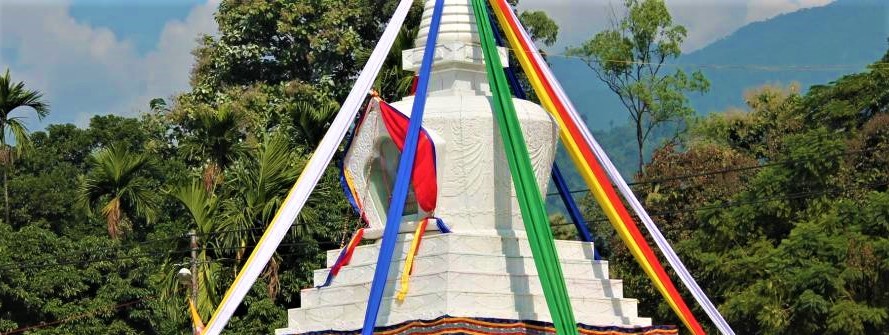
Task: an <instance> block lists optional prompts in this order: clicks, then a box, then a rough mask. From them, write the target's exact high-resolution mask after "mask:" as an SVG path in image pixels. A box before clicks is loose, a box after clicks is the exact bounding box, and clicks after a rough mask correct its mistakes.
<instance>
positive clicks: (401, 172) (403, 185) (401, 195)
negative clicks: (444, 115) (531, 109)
mask: <svg viewBox="0 0 889 335" xmlns="http://www.w3.org/2000/svg"><path fill="white" fill-rule="evenodd" d="M443 6H444V0H436V1H435V7H433V10H432V22H431V23H430V25H429V36H428V38H427V40H426V48H425V52H424V54H423V62H422V64H421V65H420V71H419V74H418V75H419V80H418V83H417V91H416V96H415V98H414V105H413V109H412V110H411V116H410V123H409V124H408V133H407V136H406V139H405V142H404V150H403V151H402V153H401V159H400V160H399V162H398V172H397V174H396V176H395V186H394V188H393V190H392V198H391V200H390V203H389V211H388V212H387V218H386V227H385V230H384V232H383V241H382V243H381V245H380V254H379V256H378V257H377V266H376V269H375V271H374V278H373V282H372V283H371V287H370V296H369V297H368V300H367V310H366V311H365V315H364V326H363V328H362V330H361V334H362V335H373V331H374V327H376V323H377V316H378V314H379V311H380V303H381V302H382V300H383V291H384V290H385V289H386V279H387V277H388V275H389V266H390V265H391V264H390V263H391V262H392V256H393V253H394V251H395V242H396V239H397V237H398V230H399V226H400V225H401V217H402V215H403V214H404V202H405V201H406V200H407V193H408V187H409V186H410V182H411V172H412V170H413V165H414V160H415V158H416V155H417V143H418V141H419V138H420V126H421V125H422V123H423V112H424V110H425V105H426V95H427V92H428V90H429V77H430V75H431V73H432V62H433V60H434V58H435V44H436V42H437V41H438V30H439V26H440V25H441V16H442V9H443Z"/></svg>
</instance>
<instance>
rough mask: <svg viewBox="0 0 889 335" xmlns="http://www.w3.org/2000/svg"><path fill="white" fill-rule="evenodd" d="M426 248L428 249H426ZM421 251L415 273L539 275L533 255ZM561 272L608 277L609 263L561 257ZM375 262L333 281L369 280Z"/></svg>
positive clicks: (394, 268)
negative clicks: (511, 255) (453, 272)
mask: <svg viewBox="0 0 889 335" xmlns="http://www.w3.org/2000/svg"><path fill="white" fill-rule="evenodd" d="M423 251H425V249H424V250H423ZM423 251H421V253H420V255H418V256H417V257H416V258H415V259H414V269H413V273H414V275H423V274H431V273H439V272H442V271H455V272H465V273H491V274H509V275H518V276H533V277H537V268H536V266H535V265H534V259H532V258H531V257H507V256H502V255H499V256H497V255H484V254H458V253H446V254H431V255H430V254H426V253H425V252H423ZM560 263H561V265H562V273H563V274H564V276H565V278H566V279H567V278H573V279H579V280H584V279H589V280H592V279H609V278H608V263H607V262H604V261H590V260H570V259H563V260H561V262H560ZM403 266H404V259H399V260H397V261H393V262H392V265H390V270H389V278H390V279H394V278H395V277H397V276H400V274H401V271H402V267H403ZM375 270H376V264H375V263H372V262H370V263H363V264H350V265H347V266H345V267H343V268H342V269H340V272H339V274H338V275H337V277H336V278H335V279H334V281H333V285H334V286H338V285H349V284H360V283H367V282H370V281H372V280H373V276H374V271H375ZM329 272H330V269H320V270H315V271H314V280H315V286H319V285H321V284H323V283H324V281H325V280H326V279H327V274H328V273H329Z"/></svg>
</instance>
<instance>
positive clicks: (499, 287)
mask: <svg viewBox="0 0 889 335" xmlns="http://www.w3.org/2000/svg"><path fill="white" fill-rule="evenodd" d="M479 283H484V285H480V284H479ZM565 284H566V286H567V289H568V292H569V294H572V296H578V297H601V298H623V282H622V281H620V280H607V279H576V278H568V279H566V280H565ZM370 286H371V283H370V282H364V283H359V284H348V285H338V286H330V287H325V288H321V289H318V288H310V289H305V290H302V292H301V294H300V295H301V299H300V304H301V305H302V307H304V308H311V307H315V306H323V305H331V304H336V303H338V302H342V301H349V300H353V299H356V298H360V297H367V296H368V295H369V293H370ZM400 287H401V282H400V278H399V279H398V280H394V279H393V280H390V281H389V282H387V283H386V292H387V293H386V295H389V296H391V295H392V293H391V292H393V291H394V290H396V289H400ZM445 290H446V291H453V292H470V293H473V292H474V293H501V294H513V293H516V294H543V288H542V287H541V285H540V280H538V279H537V277H532V276H527V275H509V274H491V273H472V272H453V271H450V272H448V271H441V272H438V273H430V274H414V275H413V276H411V278H410V286H409V289H408V296H409V297H410V296H413V295H422V294H428V293H435V292H440V291H445ZM365 299H366V298H365Z"/></svg>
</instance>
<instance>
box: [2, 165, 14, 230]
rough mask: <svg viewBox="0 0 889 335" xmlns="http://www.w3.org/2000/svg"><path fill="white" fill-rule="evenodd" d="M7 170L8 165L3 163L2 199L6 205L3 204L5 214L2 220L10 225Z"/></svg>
mask: <svg viewBox="0 0 889 335" xmlns="http://www.w3.org/2000/svg"><path fill="white" fill-rule="evenodd" d="M8 170H9V167H8V166H6V165H4V166H3V201H4V203H5V204H6V206H4V212H5V215H4V219H5V221H4V222H6V224H8V225H10V226H12V222H9V187H8V186H9V183H8V182H7V180H6V178H7V177H6V175H7V174H8V173H9V171H8Z"/></svg>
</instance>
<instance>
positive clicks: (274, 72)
mask: <svg viewBox="0 0 889 335" xmlns="http://www.w3.org/2000/svg"><path fill="white" fill-rule="evenodd" d="M395 3H396V1H393V0H388V1H382V2H380V1H370V0H358V1H322V0H309V1H259V2H255V1H254V2H249V1H248V2H245V1H222V3H221V5H220V9H219V12H218V13H217V16H216V18H217V20H218V22H219V34H218V35H216V36H213V37H210V36H208V37H204V38H203V39H202V42H201V44H200V46H199V47H198V48H197V50H195V56H196V60H197V64H196V66H195V68H194V71H193V73H192V85H193V87H192V90H191V91H189V92H186V93H184V94H181V95H178V96H176V97H174V98H172V99H169V100H164V99H155V100H153V101H151V103H150V105H148V106H146V110H147V112H146V113H145V114H143V115H141V116H140V117H139V118H124V117H118V116H96V117H93V118H92V119H91V120H90V122H89V125H88V126H85V127H77V126H74V125H70V124H67V125H49V126H46V128H45V129H44V130H42V131H37V132H34V133H32V134H30V136H28V138H29V139H30V141H29V144H30V145H29V149H30V150H29V151H28V154H27V155H18V156H17V159H16V164H9V165H5V166H4V168H5V170H4V171H8V176H9V183H8V188H9V197H8V199H9V206H7V208H9V218H8V219H7V220H4V222H3V223H2V224H0V333H4V334H6V333H12V334H19V333H27V334H47V335H48V334H181V333H184V332H187V330H188V328H189V320H188V314H187V310H186V304H185V301H186V300H185V299H186V296H187V294H188V292H189V288H188V287H186V286H184V285H182V284H181V283H180V282H179V281H178V280H177V278H176V272H177V271H178V270H179V269H180V268H182V267H188V266H190V265H191V262H192V261H195V262H196V264H195V265H196V266H197V272H196V273H195V274H194V275H195V276H197V278H198V280H197V281H198V285H197V289H198V297H199V298H198V310H199V313H200V314H201V315H202V317H204V318H205V319H206V318H207V317H209V315H210V313H211V311H212V310H213V309H214V308H215V305H216V304H217V303H218V301H219V299H220V297H221V295H222V294H223V293H224V290H225V289H226V288H227V287H228V286H229V285H230V284H231V282H232V281H233V279H234V277H235V274H236V272H237V270H239V269H240V267H241V266H243V262H244V259H245V257H246V255H249V254H250V253H251V252H252V251H253V248H254V247H255V246H256V243H257V242H258V240H259V239H260V238H261V234H262V232H263V231H264V229H265V227H266V226H267V224H268V222H269V220H270V219H271V217H272V216H273V215H274V213H275V212H276V210H277V209H278V207H279V206H280V204H281V202H282V201H283V199H284V197H286V194H287V192H288V190H289V188H290V186H291V185H292V184H293V183H294V182H295V179H296V178H297V174H298V173H299V171H300V170H301V169H302V167H303V166H304V165H305V164H306V161H307V159H308V157H309V155H310V154H311V153H312V150H313V148H314V147H315V145H316V144H317V142H318V141H319V140H320V137H321V136H322V135H323V133H324V129H326V128H327V125H328V123H329V122H330V119H331V117H332V115H333V113H334V112H335V111H336V110H337V109H338V108H339V103H338V102H339V101H341V100H342V98H343V97H344V95H345V94H346V92H347V90H348V88H349V87H350V86H351V85H350V84H351V82H352V80H353V79H354V74H355V73H357V72H358V68H359V67H360V65H361V64H362V62H363V58H366V55H367V54H368V53H369V49H370V48H371V47H372V46H373V44H374V42H375V41H376V38H377V36H378V35H379V34H380V30H381V29H382V26H383V24H382V23H383V22H384V21H385V20H386V17H387V15H388V13H391V11H392V9H393V8H394V5H395ZM420 7H421V5H417V6H414V8H413V10H412V13H411V14H410V18H409V19H408V22H409V24H408V28H406V30H405V31H404V32H403V36H404V37H403V38H402V39H403V40H402V41H401V42H399V48H401V49H404V48H408V47H410V39H412V38H410V36H411V35H412V34H413V33H412V32H413V31H416V26H417V25H419V19H420V16H419V15H420V14H419V13H420V10H421V8H420ZM523 19H525V20H529V22H528V23H529V24H530V22H531V21H534V22H538V23H539V24H540V27H539V29H537V30H536V31H537V33H539V36H535V37H536V38H537V39H538V40H540V41H541V42H546V39H548V38H549V36H551V32H552V31H553V28H554V27H553V26H550V25H549V24H548V23H547V22H548V21H547V20H544V18H543V17H541V16H540V15H539V14H533V13H529V14H528V15H523ZM532 30H534V29H532ZM391 56H392V57H390V60H389V61H388V62H387V64H386V66H385V68H384V71H387V72H384V73H388V74H384V77H383V78H382V79H381V80H380V82H379V83H378V87H380V88H382V89H383V90H385V92H383V93H384V94H390V96H389V97H390V98H391V99H395V98H397V97H399V96H400V95H402V94H404V93H406V91H407V89H409V85H407V86H406V83H409V82H410V73H405V72H403V71H401V70H400V64H399V62H400V58H399V57H397V54H393V55H391ZM882 62H883V63H882V64H884V65H880V66H878V65H875V66H874V67H872V68H870V69H869V70H868V71H866V72H864V73H860V74H855V75H851V76H848V77H845V78H842V79H840V80H838V81H837V82H835V83H832V84H830V85H825V86H822V87H814V88H812V89H810V90H809V92H808V93H807V94H805V95H801V94H800V93H798V91H796V90H785V89H783V88H766V89H761V90H757V91H753V92H751V93H750V94H749V95H748V97H749V99H748V100H749V101H750V106H749V107H748V108H747V109H745V110H743V111H736V112H732V113H727V114H724V115H719V116H713V117H710V118H707V119H703V120H701V121H699V122H697V123H695V124H693V125H692V126H691V128H692V131H691V132H690V135H689V137H688V138H687V139H686V140H685V141H684V142H680V143H678V144H677V145H675V146H666V147H662V148H660V149H659V150H658V151H657V153H656V155H655V157H654V159H653V161H652V162H651V164H649V166H648V167H647V168H646V169H645V171H646V173H645V174H643V175H640V176H638V178H637V181H638V183H639V185H637V187H638V190H637V191H638V192H639V194H642V195H644V196H645V199H646V204H647V205H648V206H649V208H650V209H651V211H652V212H653V213H655V214H657V222H658V223H659V224H661V225H662V226H663V227H664V229H665V231H666V232H667V237H668V238H669V239H670V240H671V241H673V242H674V243H675V245H676V248H677V250H678V251H679V253H680V255H681V256H682V257H683V259H685V260H686V261H687V263H688V265H689V266H690V267H691V269H692V272H693V273H695V274H696V275H698V276H699V280H700V282H701V284H702V286H704V288H705V290H707V292H709V293H710V294H711V296H712V297H714V298H715V299H716V302H717V303H718V305H719V307H720V308H721V309H722V310H723V311H724V312H725V313H726V315H727V317H728V318H729V321H730V322H731V323H732V324H733V325H737V326H736V327H738V328H737V330H738V333H743V334H757V333H770V334H797V333H828V334H830V333H837V334H839V333H853V334H855V333H857V334H869V333H879V331H880V329H885V327H886V326H887V325H886V322H887V309H889V298H887V292H889V291H887V288H886V283H889V278H887V272H889V271H887V269H889V265H887V264H886V262H885V260H886V259H889V255H887V253H889V247H887V246H889V242H887V240H886V236H889V224H887V221H889V214H887V213H889V209H887V208H889V197H887V195H886V192H887V190H886V185H885V183H886V181H887V178H889V172H887V171H889V165H887V164H889V160H887V157H889V155H886V154H885V152H884V151H885V150H889V134H887V129H889V118H887V116H886V115H887V104H889V96H887V93H886V92H889V89H887V88H889V73H887V72H886V71H887V68H886V67H885V63H886V62H889V55H887V56H886V58H885V59H883V60H882ZM7 82H8V79H7ZM6 86H8V87H13V88H15V87H19V89H18V90H19V91H20V92H25V91H26V90H24V89H23V86H22V85H6ZM2 87H3V85H0V89H2ZM8 91H10V92H11V91H12V89H10V90H8ZM4 92H5V91H4ZM28 92H32V93H27V94H26V95H30V96H31V97H33V99H30V100H32V102H34V103H32V104H31V107H34V108H33V109H32V110H28V109H22V110H21V111H22V112H26V113H28V112H33V111H34V110H36V111H37V115H38V117H42V116H44V115H45V110H46V103H45V102H44V101H42V99H41V98H40V95H39V93H37V92H34V91H28ZM390 92H396V93H390ZM22 94H24V93H22ZM7 96H9V95H7ZM4 99H5V98H4ZM4 101H7V100H4ZM9 101H11V100H9ZM37 102H39V103H40V104H36V103H37ZM20 105H21V104H20ZM24 105H26V106H28V104H24ZM2 106H6V104H5V102H4V104H3V105H2ZM35 106H36V107H35ZM4 108H5V107H4ZM4 110H5V109H4ZM10 110H11V109H10ZM18 112H19V110H18V109H17V110H16V111H15V113H18ZM6 114H7V115H8V114H9V113H6ZM16 115H17V114H16ZM13 117H16V116H13ZM10 119H12V118H7V119H6V120H10ZM6 124H7V125H8V124H9V123H8V122H7V123H6ZM7 129H11V128H7ZM15 132H16V131H12V133H13V134H14V133H15ZM4 138H6V136H4ZM615 141H617V140H615ZM4 143H5V142H4ZM20 143H25V141H22V140H19V139H16V140H15V145H16V149H19V148H21V147H22V146H21V145H20ZM9 144H12V143H9ZM4 148H10V146H4ZM747 166H752V168H749V169H743V170H738V171H729V172H725V173H719V174H703V175H701V174H702V172H705V171H717V170H726V169H733V168H738V167H747ZM688 175H696V176H695V177H687V176H688ZM337 179H338V178H337V171H336V169H334V168H331V169H329V170H328V171H327V173H326V174H325V175H324V177H323V178H322V180H321V182H320V184H319V186H318V188H317V189H316V190H315V192H314V193H313V195H312V197H311V198H310V199H309V202H308V203H307V205H306V208H305V210H304V211H303V212H302V213H301V215H300V217H299V218H298V219H297V220H296V222H295V223H294V226H293V227H292V228H291V230H290V232H289V234H288V235H287V236H286V237H285V239H284V241H283V243H282V245H281V246H280V248H279V249H278V250H277V254H276V255H275V257H274V260H273V261H272V262H270V264H269V265H268V266H267V268H266V269H265V271H264V272H263V275H262V276H261V277H260V280H259V281H258V282H257V283H256V284H255V285H254V287H253V288H252V290H251V291H250V293H249V294H248V295H247V296H246V298H245V300H244V303H243V304H242V306H241V307H240V308H239V309H238V310H237V311H236V312H235V315H234V318H233V319H232V320H231V322H230V323H229V325H228V327H227V331H228V332H229V333H232V334H259V333H262V334H268V333H272V332H273V330H274V329H276V328H280V327H283V326H285V323H286V314H285V313H284V311H285V310H286V309H287V308H292V307H296V306H298V305H299V299H300V290H301V289H303V288H307V287H311V286H312V285H313V283H312V276H311V275H312V270H314V269H317V268H321V267H322V266H323V264H324V261H325V253H324V250H327V249H333V248H336V247H339V246H340V245H341V244H342V243H343V241H344V239H346V238H347V237H348V235H350V234H351V233H352V231H351V230H352V229H353V228H354V227H355V223H356V221H357V218H355V217H354V215H353V214H352V211H351V209H350V208H349V205H348V204H347V202H346V201H345V199H344V197H343V196H342V193H341V191H340V186H339V184H338V180H337ZM586 207H587V209H588V210H589V211H590V212H592V211H594V205H592V204H589V203H588V204H587V206H586ZM588 218H589V219H591V220H592V222H593V223H594V224H592V228H594V230H595V231H596V232H597V236H598V238H599V239H600V240H601V242H603V243H600V245H599V246H598V247H599V251H600V252H601V253H602V254H603V255H604V256H606V258H608V259H609V260H610V261H611V264H612V269H613V270H614V272H615V273H616V275H617V277H620V278H623V279H624V280H625V286H626V291H627V296H632V297H639V298H641V299H642V303H641V304H640V306H641V308H642V312H641V314H643V315H652V316H654V317H655V321H656V322H658V323H678V321H677V320H675V319H674V317H673V316H672V315H671V314H670V312H669V309H668V308H667V307H666V306H664V305H663V304H661V302H662V299H660V298H659V297H657V296H656V294H655V292H654V291H653V290H652V289H651V287H650V285H649V284H648V281H647V279H646V278H645V277H644V276H643V275H642V274H641V272H640V271H638V267H636V266H635V265H634V264H631V263H630V257H629V256H628V255H627V253H626V251H625V250H624V249H623V247H622V246H621V245H620V244H618V243H616V242H615V241H616V239H614V238H613V237H612V236H611V235H610V234H611V232H610V231H609V230H607V229H604V228H602V227H604V226H605V225H597V224H595V222H597V221H596V220H597V219H596V217H595V216H594V215H590V216H589V217H588ZM553 221H554V227H555V229H556V230H557V233H558V234H559V235H560V236H563V237H566V238H568V237H571V236H573V230H574V229H573V227H570V226H567V221H566V220H565V219H564V218H563V217H558V216H554V217H553ZM191 230H194V231H195V234H196V237H197V248H196V249H197V250H195V252H196V253H197V257H195V259H191V256H190V254H191V252H192V247H191V245H190V239H189V236H187V235H186V234H187V233H188V232H189V231H191ZM697 312H698V314H699V317H700V318H702V319H703V314H702V313H700V311H697Z"/></svg>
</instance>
